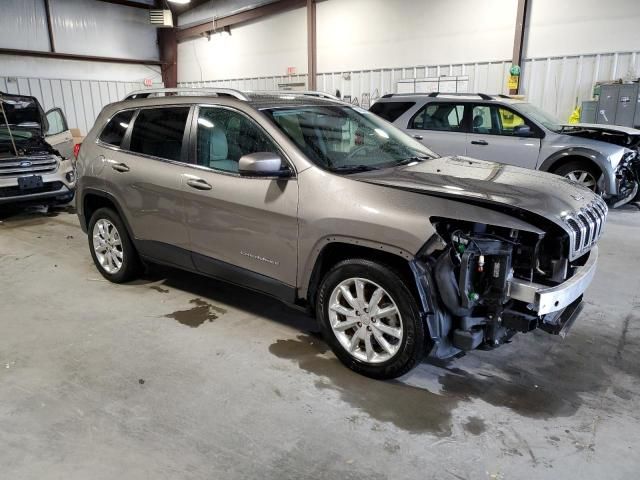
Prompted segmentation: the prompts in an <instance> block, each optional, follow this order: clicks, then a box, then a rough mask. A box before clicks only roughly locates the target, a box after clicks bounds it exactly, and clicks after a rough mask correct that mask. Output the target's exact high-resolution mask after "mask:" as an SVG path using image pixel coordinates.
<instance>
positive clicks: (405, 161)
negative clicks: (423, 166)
mask: <svg viewBox="0 0 640 480" xmlns="http://www.w3.org/2000/svg"><path fill="white" fill-rule="evenodd" d="M429 159H430V157H427V156H422V157H419V156H415V157H407V158H403V159H402V160H398V161H397V162H396V165H407V164H409V163H413V162H424V161H425V160H429Z"/></svg>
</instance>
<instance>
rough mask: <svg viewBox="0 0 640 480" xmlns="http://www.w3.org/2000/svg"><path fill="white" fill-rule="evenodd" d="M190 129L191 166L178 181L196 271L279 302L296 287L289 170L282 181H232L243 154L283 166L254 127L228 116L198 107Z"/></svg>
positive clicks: (232, 113) (239, 116) (293, 187)
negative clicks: (269, 157) (268, 156)
mask: <svg viewBox="0 0 640 480" xmlns="http://www.w3.org/2000/svg"><path fill="white" fill-rule="evenodd" d="M196 115H197V116H196ZM192 125H193V126H192V130H195V133H194V134H192V144H193V146H192V155H193V157H194V159H193V163H195V165H194V166H193V168H192V169H191V170H190V171H189V172H188V173H186V174H184V175H183V177H182V186H183V187H182V188H183V191H184V196H185V200H186V210H185V211H186V223H187V227H188V230H189V235H190V237H191V250H192V251H193V252H194V255H193V258H194V262H195V264H196V268H197V269H198V270H200V271H202V272H204V273H207V274H210V275H213V276H218V277H224V278H227V279H231V280H233V279H234V278H236V279H237V280H236V281H237V282H238V283H241V284H244V285H246V286H249V287H253V288H256V289H259V290H263V291H267V292H269V293H272V294H275V295H277V296H280V295H279V292H278V290H279V289H280V287H281V286H283V285H284V286H285V290H287V287H286V286H295V284H296V271H297V242H298V217H297V214H298V182H297V179H296V177H295V172H294V170H293V167H292V166H291V165H289V168H290V169H291V172H292V176H291V177H289V178H278V177H247V176H241V175H240V174H239V172H238V161H239V160H240V158H241V157H242V156H243V155H247V154H249V153H257V152H274V153H277V154H278V155H280V156H281V158H283V162H285V163H287V160H286V159H285V157H284V155H283V153H282V151H281V150H280V149H279V148H278V146H277V145H276V144H275V142H274V140H273V139H271V137H270V136H269V135H268V134H267V133H266V132H265V131H264V130H263V129H262V127H260V125H258V124H257V123H256V122H255V121H254V120H253V119H252V118H250V117H249V116H247V115H245V114H244V113H242V112H240V111H238V110H236V109H232V108H228V107H221V106H202V107H199V110H198V111H197V114H195V115H194V118H193V120H192ZM256 274H257V275H256ZM274 280H275V282H274Z"/></svg>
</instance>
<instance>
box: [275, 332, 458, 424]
mask: <svg viewBox="0 0 640 480" xmlns="http://www.w3.org/2000/svg"><path fill="white" fill-rule="evenodd" d="M269 351H270V352H271V353H272V354H274V355H276V356H277V357H279V358H285V359H289V360H293V361H295V362H297V363H298V366H299V367H300V368H301V369H303V370H305V371H307V372H309V373H314V374H316V375H318V376H319V377H321V378H319V379H318V380H317V381H316V382H315V385H316V387H317V388H319V389H321V390H332V391H336V392H338V393H339V394H340V396H341V398H342V400H344V401H345V402H347V403H349V404H350V405H352V406H354V407H356V408H358V409H360V410H363V411H364V412H366V413H367V414H368V415H369V416H370V417H372V418H374V419H375V420H377V421H380V422H390V423H393V424H394V425H396V426H397V427H398V428H401V429H403V430H406V431H410V432H414V433H421V432H432V433H434V434H436V435H439V436H449V435H451V411H452V410H453V409H454V408H455V407H456V405H457V403H458V401H457V399H455V398H453V397H449V396H445V395H438V394H435V393H431V392H429V391H428V390H423V389H421V388H418V387H414V386H410V385H404V384H402V383H400V382H394V381H389V382H383V381H375V380H371V379H369V378H366V377H363V376H362V375H358V374H357V373H354V372H352V371H351V370H348V369H347V368H345V367H344V366H343V365H342V364H341V363H340V362H338V360H336V359H335V358H334V357H333V356H326V355H325V354H326V353H327V346H326V345H325V344H324V342H322V341H321V340H319V339H316V338H314V337H311V336H309V335H299V336H298V337H297V339H292V340H278V341H277V342H276V343H274V344H272V345H271V346H270V347H269Z"/></svg>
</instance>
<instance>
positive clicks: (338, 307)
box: [316, 259, 426, 379]
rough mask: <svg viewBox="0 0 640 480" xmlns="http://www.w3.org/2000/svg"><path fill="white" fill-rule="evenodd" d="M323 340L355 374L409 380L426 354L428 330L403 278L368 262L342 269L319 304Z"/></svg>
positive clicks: (332, 275)
mask: <svg viewBox="0 0 640 480" xmlns="http://www.w3.org/2000/svg"><path fill="white" fill-rule="evenodd" d="M316 317H317V318H318V321H319V323H320V327H321V330H322V334H323V337H324V338H325V340H326V342H327V343H328V344H329V346H330V347H331V349H332V350H333V352H334V353H335V355H336V357H338V358H339V359H340V361H341V362H342V363H344V364H345V365H346V366H347V367H348V368H350V369H351V370H353V371H355V372H357V373H360V374H362V375H366V376H367V377H371V378H376V379H391V378H396V377H399V376H401V375H404V374H405V373H407V372H408V371H409V370H411V369H412V368H413V367H415V366H416V365H417V364H418V363H419V362H420V361H421V360H422V357H423V355H424V352H425V347H426V345H425V325H424V322H423V321H422V319H421V318H420V311H419V308H418V305H417V302H416V300H415V298H414V296H413V295H412V294H411V292H410V291H409V289H408V288H407V285H406V283H405V280H404V279H403V277H402V275H400V274H399V273H398V272H396V271H395V270H394V269H392V268H391V267H389V266H387V265H384V264H380V263H376V262H373V261H370V260H364V259H349V260H344V261H342V262H340V263H338V264H336V265H335V266H334V267H333V268H331V270H330V271H329V272H328V273H327V274H326V275H325V277H324V279H323V280H322V283H321V285H320V288H319V291H318V296H317V300H316Z"/></svg>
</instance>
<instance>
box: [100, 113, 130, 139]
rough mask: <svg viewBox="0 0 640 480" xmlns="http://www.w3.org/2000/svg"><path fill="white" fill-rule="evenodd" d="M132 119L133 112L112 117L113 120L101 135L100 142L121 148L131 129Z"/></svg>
mask: <svg viewBox="0 0 640 480" xmlns="http://www.w3.org/2000/svg"><path fill="white" fill-rule="evenodd" d="M131 117H133V110H129V111H126V112H120V113H118V114H116V115H114V116H113V117H111V120H109V122H108V123H107V125H106V126H105V127H104V129H103V130H102V133H101V134H100V137H99V139H100V141H101V142H103V143H108V144H109V145H114V146H116V147H119V146H120V144H121V143H122V139H123V138H124V134H125V133H126V132H127V128H128V127H129V122H131Z"/></svg>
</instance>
